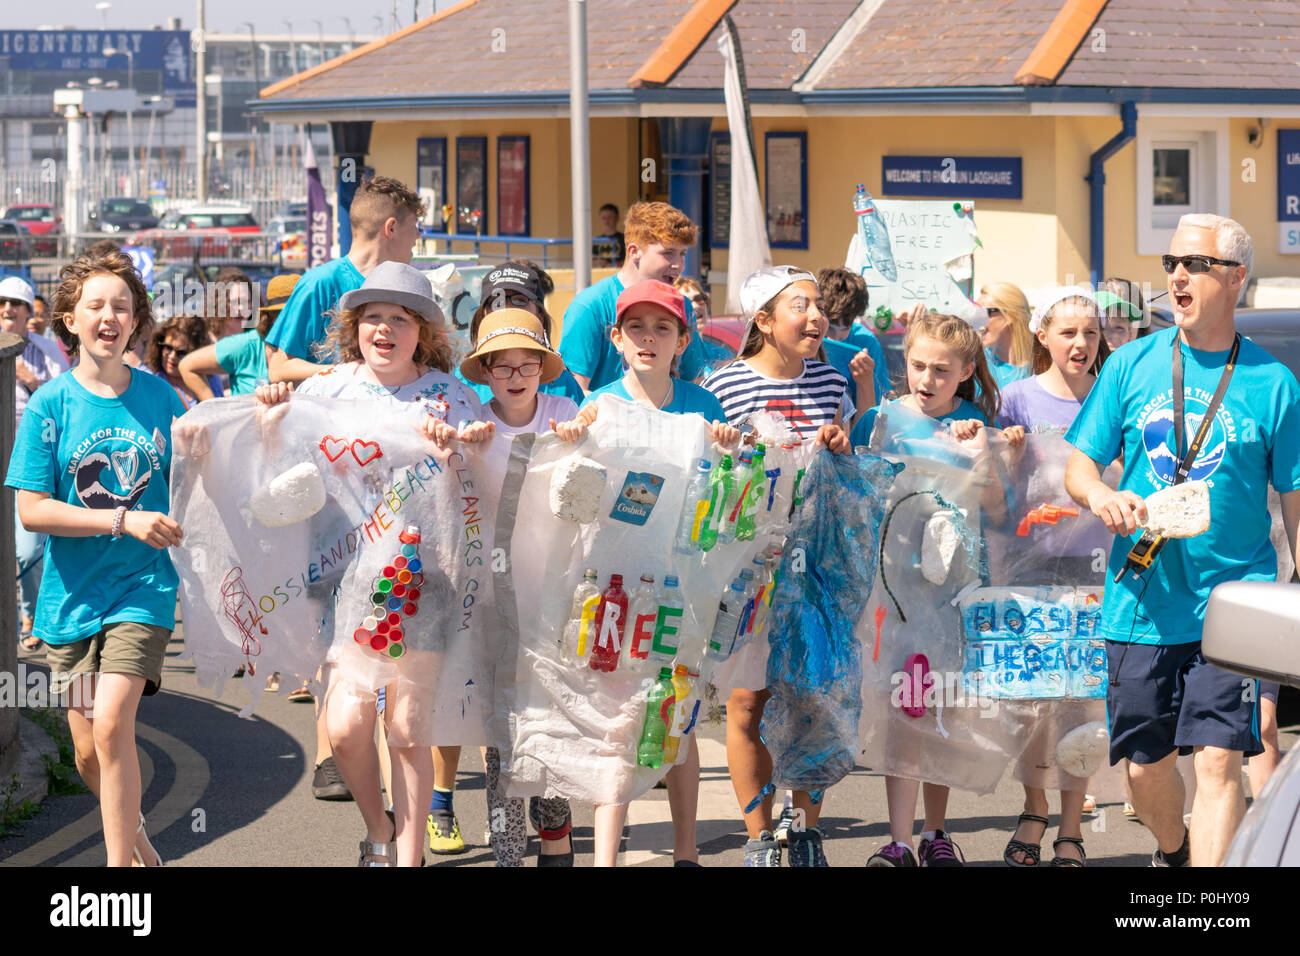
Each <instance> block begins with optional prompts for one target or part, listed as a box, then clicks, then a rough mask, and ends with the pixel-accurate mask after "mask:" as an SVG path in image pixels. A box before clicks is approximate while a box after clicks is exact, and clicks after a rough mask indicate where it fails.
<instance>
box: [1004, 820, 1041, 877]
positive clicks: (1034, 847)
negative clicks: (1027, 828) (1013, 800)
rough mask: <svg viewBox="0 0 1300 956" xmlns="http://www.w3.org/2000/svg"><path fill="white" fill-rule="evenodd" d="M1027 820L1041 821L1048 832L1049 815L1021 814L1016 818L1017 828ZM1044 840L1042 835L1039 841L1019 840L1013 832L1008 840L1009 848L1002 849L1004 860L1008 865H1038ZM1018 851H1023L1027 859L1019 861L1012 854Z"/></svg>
mask: <svg viewBox="0 0 1300 956" xmlns="http://www.w3.org/2000/svg"><path fill="white" fill-rule="evenodd" d="M1026 820H1027V821H1029V822H1030V823H1041V824H1042V825H1043V833H1046V832H1047V817H1040V816H1039V815H1038V814H1036V813H1022V814H1020V816H1018V817H1017V818H1016V829H1017V830H1019V829H1020V824H1022V823H1024V822H1025V821H1026ZM1042 841H1043V838H1042V836H1039V838H1038V843H1026V842H1025V841H1024V840H1017V839H1016V837H1015V834H1014V833H1013V834H1012V835H1011V839H1010V840H1008V841H1007V848H1006V849H1005V850H1003V851H1002V862H1003V863H1005V864H1006V865H1007V866H1021V867H1032V866H1037V865H1038V863H1039V859H1040V854H1041V853H1042V846H1041V844H1042ZM1016 852H1020V853H1023V854H1024V855H1025V857H1026V859H1025V860H1024V861H1021V862H1017V861H1016V859H1015V858H1014V857H1013V856H1012V855H1011V854H1012V853H1016ZM1030 860H1032V861H1033V862H1032V863H1031V862H1030Z"/></svg>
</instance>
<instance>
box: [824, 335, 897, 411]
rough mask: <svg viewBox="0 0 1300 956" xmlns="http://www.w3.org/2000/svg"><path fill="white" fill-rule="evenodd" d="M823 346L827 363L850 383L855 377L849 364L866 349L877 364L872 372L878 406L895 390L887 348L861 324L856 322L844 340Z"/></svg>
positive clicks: (827, 341)
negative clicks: (891, 380) (886, 352)
mask: <svg viewBox="0 0 1300 956" xmlns="http://www.w3.org/2000/svg"><path fill="white" fill-rule="evenodd" d="M822 345H823V346H824V347H825V349H826V363H827V364H828V365H830V366H831V367H833V368H834V369H835V371H837V372H839V373H840V374H841V375H843V376H844V377H845V378H847V379H848V380H849V381H850V382H852V381H853V376H852V375H851V374H849V362H851V361H852V360H853V357H854V356H855V355H857V354H858V353H859V352H861V351H862V350H863V349H866V350H867V353H868V354H869V355H870V356H871V361H873V362H875V363H876V367H875V368H874V369H873V370H872V372H871V380H872V383H873V384H874V385H875V386H876V404H877V405H879V404H880V403H881V402H883V401H884V400H885V396H886V395H888V394H889V392H890V389H892V388H893V383H891V382H890V381H889V365H888V364H887V362H886V359H885V347H884V346H883V345H881V344H880V339H879V338H877V337H876V334H875V333H874V332H872V331H871V330H870V329H868V328H866V327H865V326H863V325H862V324H861V323H859V322H854V323H853V327H852V328H850V329H849V334H848V335H846V336H845V337H844V338H842V339H840V340H838V341H837V340H835V339H830V338H828V339H824V340H823V341H822Z"/></svg>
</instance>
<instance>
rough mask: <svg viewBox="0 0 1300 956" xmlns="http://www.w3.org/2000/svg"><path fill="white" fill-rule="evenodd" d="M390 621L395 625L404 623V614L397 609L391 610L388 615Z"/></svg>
mask: <svg viewBox="0 0 1300 956" xmlns="http://www.w3.org/2000/svg"><path fill="white" fill-rule="evenodd" d="M388 623H389V624H391V625H392V626H393V627H396V626H397V625H399V624H401V623H402V615H400V614H398V613H397V612H396V611H393V612H391V613H390V614H389V615H388Z"/></svg>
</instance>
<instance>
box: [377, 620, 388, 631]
mask: <svg viewBox="0 0 1300 956" xmlns="http://www.w3.org/2000/svg"><path fill="white" fill-rule="evenodd" d="M375 630H376V631H378V632H379V633H380V634H387V633H388V621H386V620H384V621H380V622H379V623H378V624H376V625H375Z"/></svg>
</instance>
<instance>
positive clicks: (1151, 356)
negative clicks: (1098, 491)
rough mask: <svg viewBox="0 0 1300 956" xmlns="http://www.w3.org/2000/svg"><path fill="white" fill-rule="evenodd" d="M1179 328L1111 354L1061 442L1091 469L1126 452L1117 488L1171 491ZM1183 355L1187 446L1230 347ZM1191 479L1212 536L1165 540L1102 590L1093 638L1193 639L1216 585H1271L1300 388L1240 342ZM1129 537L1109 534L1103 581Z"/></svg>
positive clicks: (1299, 427) (1296, 454) (1293, 470)
mask: <svg viewBox="0 0 1300 956" xmlns="http://www.w3.org/2000/svg"><path fill="white" fill-rule="evenodd" d="M1177 333H1178V330H1177V329H1176V328H1171V329H1165V330H1162V331H1160V332H1156V333H1154V334H1152V335H1148V336H1147V337H1146V338H1141V339H1138V340H1137V341H1136V342H1131V343H1129V344H1128V345H1126V346H1125V347H1124V348H1122V349H1119V350H1118V351H1116V352H1115V353H1113V354H1112V355H1111V357H1110V358H1109V359H1107V361H1106V364H1105V365H1104V366H1102V369H1101V374H1100V375H1099V376H1098V377H1097V383H1096V384H1095V385H1094V386H1093V388H1092V391H1091V392H1090V393H1089V394H1088V398H1087V399H1086V400H1085V401H1084V403H1083V408H1082V409H1080V411H1079V415H1078V417H1077V418H1075V420H1074V424H1073V425H1072V426H1071V427H1070V429H1069V431H1067V432H1066V435H1065V440H1066V441H1068V442H1069V443H1070V444H1072V445H1073V446H1074V447H1075V448H1077V449H1079V451H1081V452H1083V453H1084V454H1085V455H1087V456H1088V457H1089V458H1091V459H1092V460H1093V461H1094V462H1097V463H1098V464H1099V465H1106V464H1109V463H1110V462H1112V461H1114V460H1115V459H1116V458H1117V457H1119V456H1120V455H1121V454H1123V456H1124V474H1123V477H1122V478H1121V479H1120V485H1119V486H1120V489H1121V490H1124V491H1132V492H1133V493H1135V494H1138V495H1141V496H1143V497H1145V496H1147V495H1149V494H1151V493H1152V492H1154V491H1159V490H1160V489H1161V488H1166V487H1168V486H1169V485H1170V484H1171V483H1172V482H1173V478H1174V470H1175V468H1176V467H1177V455H1176V452H1175V449H1174V420H1173V373H1172V365H1171V362H1172V354H1173V343H1174V336H1175V335H1177ZM1180 348H1181V349H1182V352H1183V391H1184V395H1185V398H1184V403H1185V404H1184V417H1185V422H1186V425H1185V429H1184V438H1183V442H1184V445H1186V443H1187V442H1190V441H1191V440H1192V436H1193V435H1195V433H1196V428H1197V427H1198V426H1199V425H1200V423H1201V420H1202V419H1203V418H1204V417H1205V412H1206V410H1207V408H1208V406H1209V403H1210V399H1211V398H1212V397H1213V395H1214V390H1215V388H1216V387H1217V385H1218V383H1219V377H1220V375H1221V373H1222V372H1223V367H1224V364H1225V363H1226V362H1227V358H1228V351H1227V350H1225V351H1222V352H1205V351H1201V350H1199V349H1193V348H1189V347H1188V346H1187V345H1185V344H1181V343H1180ZM1185 451H1186V448H1185V447H1184V452H1185ZM1188 478H1189V479H1192V480H1194V479H1198V478H1203V479H1205V480H1206V482H1207V483H1208V484H1209V486H1210V530H1209V531H1207V532H1206V533H1205V534H1202V535H1199V536H1197V537H1195V538H1184V539H1176V540H1170V541H1169V542H1167V543H1166V544H1165V547H1164V550H1162V551H1161V552H1160V555H1159V557H1158V558H1156V561H1155V564H1153V565H1152V567H1151V568H1150V569H1148V570H1147V571H1146V572H1145V573H1144V574H1143V575H1142V578H1141V579H1139V578H1136V577H1134V576H1133V575H1132V574H1131V573H1130V574H1126V575H1125V576H1124V577H1123V578H1122V579H1121V580H1120V582H1119V583H1118V584H1110V583H1108V584H1107V585H1106V597H1105V600H1104V602H1103V608H1102V626H1101V631H1102V634H1103V636H1105V637H1106V638H1109V639H1110V640H1112V641H1121V642H1131V643H1134V644H1189V643H1192V642H1194V641H1199V640H1200V639H1201V627H1202V624H1203V623H1204V620H1205V604H1206V601H1207V600H1208V599H1209V596H1210V589H1211V588H1213V587H1214V586H1215V585H1216V584H1220V583H1222V582H1224V581H1239V580H1254V581H1272V580H1273V578H1274V576H1275V575H1276V573H1277V555H1276V552H1275V551H1274V549H1273V545H1272V544H1271V543H1270V541H1269V529H1270V527H1271V524H1272V522H1271V519H1270V517H1269V512H1268V486H1269V484H1270V483H1271V484H1272V485H1273V487H1274V488H1276V489H1277V490H1278V491H1279V492H1282V493H1284V492H1288V491H1295V490H1296V489H1297V488H1300V385H1298V384H1297V383H1296V379H1295V376H1294V375H1292V374H1291V372H1290V371H1288V369H1287V368H1286V366H1284V365H1283V364H1282V363H1281V362H1278V361H1277V360H1276V359H1274V358H1273V357H1272V356H1271V355H1269V354H1268V353H1267V352H1265V351H1264V350H1263V349H1261V348H1260V347H1259V346H1257V345H1255V344H1254V343H1253V342H1251V341H1250V340H1249V339H1244V340H1243V341H1242V343H1241V352H1240V354H1239V356H1238V359H1237V366H1236V369H1235V371H1234V372H1233V375H1232V380H1231V381H1230V382H1229V384H1228V391H1227V394H1226V395H1225V396H1224V398H1223V403H1222V404H1221V405H1220V406H1219V410H1218V412H1217V413H1216V414H1215V416H1214V424H1213V425H1212V426H1211V428H1210V433H1209V437H1208V438H1206V440H1205V444H1204V446H1203V448H1202V450H1201V453H1200V454H1199V455H1198V456H1197V458H1196V461H1195V462H1193V463H1192V468H1191V473H1190V474H1189V475H1188ZM1136 540H1137V535H1134V536H1132V537H1129V536H1127V535H1117V536H1116V537H1115V539H1114V544H1113V545H1112V547H1111V552H1110V565H1109V571H1108V572H1107V578H1108V581H1110V580H1113V579H1114V577H1115V575H1116V574H1117V573H1118V572H1119V570H1120V568H1122V567H1123V566H1124V559H1125V556H1126V555H1127V554H1128V552H1129V549H1130V548H1131V547H1132V545H1133V542H1134V541H1136ZM1144 589H1145V590H1144ZM1139 595H1141V598H1140V603H1139ZM1130 634H1131V635H1132V636H1131V637H1130Z"/></svg>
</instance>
